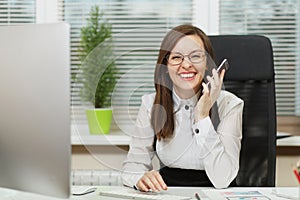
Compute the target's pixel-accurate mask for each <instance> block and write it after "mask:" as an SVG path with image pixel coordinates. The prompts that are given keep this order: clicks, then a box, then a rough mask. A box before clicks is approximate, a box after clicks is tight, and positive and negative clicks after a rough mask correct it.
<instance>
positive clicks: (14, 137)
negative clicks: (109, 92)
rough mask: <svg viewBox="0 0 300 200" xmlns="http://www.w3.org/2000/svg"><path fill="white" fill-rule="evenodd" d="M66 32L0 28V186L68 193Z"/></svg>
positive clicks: (57, 26)
mask: <svg viewBox="0 0 300 200" xmlns="http://www.w3.org/2000/svg"><path fill="white" fill-rule="evenodd" d="M69 29H70V28H69V25H68V24H66V23H53V24H28V25H13V26H0V44H1V45H0V55H1V59H0V187H6V188H12V189H17V190H22V191H26V192H33V193H38V194H43V195H47V196H54V197H63V198H64V197H68V196H69V194H70V168H71V166H70V163H71V161H70V160H71V144H70V109H69V108H70V80H69V74H70V73H69V72H70V59H69V56H70V55H69V54H70V53H69V51H70V47H69V31H70V30H69Z"/></svg>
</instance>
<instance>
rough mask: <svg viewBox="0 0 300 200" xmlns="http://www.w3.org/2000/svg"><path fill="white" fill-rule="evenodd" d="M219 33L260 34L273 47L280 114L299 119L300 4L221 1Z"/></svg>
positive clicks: (268, 0) (290, 1)
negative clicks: (268, 40) (269, 41)
mask: <svg viewBox="0 0 300 200" xmlns="http://www.w3.org/2000/svg"><path fill="white" fill-rule="evenodd" d="M219 9H220V15H219V20H220V21H219V31H220V34H258V35H264V36H267V37H268V38H270V40H271V42H272V45H273V52H274V65H275V87H276V104H277V105H276V106H277V115H281V116H285V115H288V116H295V115H296V116H300V63H299V59H300V51H299V46H300V34H299V31H300V15H299V11H300V2H299V1H298V0H245V1H240V0H220V5H219Z"/></svg>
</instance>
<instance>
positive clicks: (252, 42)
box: [209, 35, 276, 186]
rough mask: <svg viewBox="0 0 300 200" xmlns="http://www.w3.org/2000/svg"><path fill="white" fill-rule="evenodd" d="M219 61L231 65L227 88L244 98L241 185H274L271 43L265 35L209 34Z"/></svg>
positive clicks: (239, 181)
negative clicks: (225, 61) (224, 61)
mask: <svg viewBox="0 0 300 200" xmlns="http://www.w3.org/2000/svg"><path fill="white" fill-rule="evenodd" d="M209 37H210V40H211V42H212V45H213V48H214V52H215V56H216V58H215V60H216V63H217V64H219V63H220V62H221V61H222V60H223V59H224V58H227V59H228V61H229V65H230V68H229V70H228V71H227V73H226V75H225V79H224V84H225V89H226V90H227V91H230V92H232V93H234V94H236V95H237V96H238V97H240V98H241V99H243V100H244V103H245V104H244V113H243V139H242V149H241V155H240V170H239V173H238V176H237V178H236V180H235V183H233V184H232V185H237V186H274V185H275V167H276V165H275V161H276V105H275V86H274V64H273V50H272V45H271V42H270V40H269V39H268V38H266V37H264V36H256V35H224V36H222V35H220V36H209Z"/></svg>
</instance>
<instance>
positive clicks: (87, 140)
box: [71, 124, 300, 147]
mask: <svg viewBox="0 0 300 200" xmlns="http://www.w3.org/2000/svg"><path fill="white" fill-rule="evenodd" d="M277 136H280V137H284V138H280V139H277V147H286V146H289V147H291V146H294V147H298V146H300V136H297V135H293V134H291V136H289V133H286V132H277ZM286 136H287V137H286ZM71 142H72V145H102V146H111V145H129V142H130V137H129V136H128V135H125V134H124V133H123V132H122V131H121V130H113V131H111V132H110V133H109V134H106V135H105V134H99V135H91V134H90V133H89V128H88V125H87V124H80V125H72V136H71Z"/></svg>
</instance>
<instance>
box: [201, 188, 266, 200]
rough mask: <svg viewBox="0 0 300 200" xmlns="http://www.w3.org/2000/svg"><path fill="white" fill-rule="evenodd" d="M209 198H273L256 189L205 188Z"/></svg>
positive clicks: (234, 199) (238, 199) (232, 199)
mask: <svg viewBox="0 0 300 200" xmlns="http://www.w3.org/2000/svg"><path fill="white" fill-rule="evenodd" d="M202 192H204V193H205V194H206V196H207V197H208V198H209V199H220V200H221V199H224V200H240V199H243V200H271V199H270V198H269V197H267V196H266V195H264V194H262V193H261V192H259V191H256V190H230V189H226V190H215V189H214V190H203V191H202Z"/></svg>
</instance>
